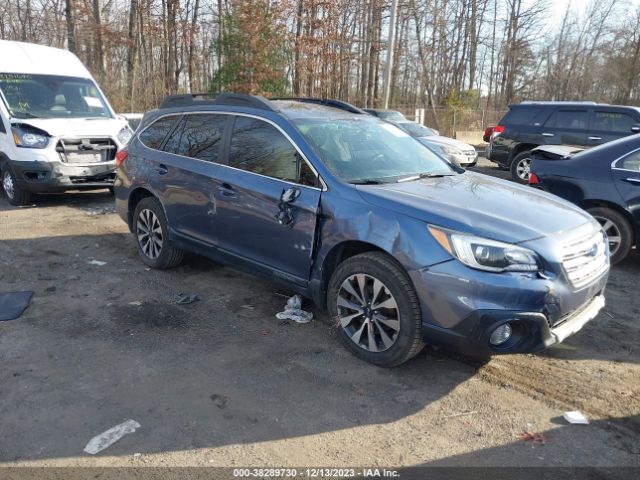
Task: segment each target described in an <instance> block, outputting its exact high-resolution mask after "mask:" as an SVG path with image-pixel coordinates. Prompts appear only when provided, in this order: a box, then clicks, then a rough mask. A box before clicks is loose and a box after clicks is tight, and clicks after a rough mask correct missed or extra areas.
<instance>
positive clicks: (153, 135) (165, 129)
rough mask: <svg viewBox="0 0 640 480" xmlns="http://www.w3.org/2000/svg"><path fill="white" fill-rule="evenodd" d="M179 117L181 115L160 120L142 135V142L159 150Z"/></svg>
mask: <svg viewBox="0 0 640 480" xmlns="http://www.w3.org/2000/svg"><path fill="white" fill-rule="evenodd" d="M178 117H179V115H169V116H166V117H162V118H159V119H158V120H156V121H155V122H153V123H152V124H151V125H149V126H148V127H147V128H145V129H144V130H143V131H142V133H140V141H141V142H142V143H144V144H145V145H146V146H147V147H149V148H154V149H156V150H158V149H159V148H160V145H162V141H163V140H164V138H165V137H166V136H167V133H169V131H170V130H171V128H172V127H173V125H174V124H175V122H176V120H177V119H178Z"/></svg>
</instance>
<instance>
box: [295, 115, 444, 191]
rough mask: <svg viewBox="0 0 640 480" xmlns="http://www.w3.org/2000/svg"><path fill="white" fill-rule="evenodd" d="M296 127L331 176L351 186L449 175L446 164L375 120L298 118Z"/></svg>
mask: <svg viewBox="0 0 640 480" xmlns="http://www.w3.org/2000/svg"><path fill="white" fill-rule="evenodd" d="M294 122H295V124H296V127H298V130H300V132H301V133H302V135H303V136H304V137H305V138H306V139H307V141H308V142H309V144H310V145H311V147H312V148H313V149H314V151H315V152H316V154H317V155H318V156H319V157H320V158H321V159H322V161H323V163H324V164H325V165H326V166H327V168H329V170H331V172H332V173H333V174H334V175H336V176H337V177H339V178H340V179H342V180H344V181H346V182H350V183H388V182H395V181H400V180H403V179H405V178H407V177H412V176H417V175H427V176H431V175H449V174H455V171H454V169H453V168H452V167H451V166H450V164H448V163H447V162H446V161H444V160H442V159H441V158H440V157H438V156H437V155H436V154H435V153H433V152H432V151H431V150H429V149H428V148H427V147H425V146H424V145H422V144H421V143H420V142H418V141H417V140H415V139H414V138H412V137H411V136H409V135H408V134H407V133H405V132H403V131H402V130H400V129H399V128H398V127H396V126H394V125H391V124H389V123H385V122H383V121H380V120H378V119H376V118H373V117H364V116H363V117H354V118H340V119H331V118H328V119H317V118H304V117H301V118H297V119H294Z"/></svg>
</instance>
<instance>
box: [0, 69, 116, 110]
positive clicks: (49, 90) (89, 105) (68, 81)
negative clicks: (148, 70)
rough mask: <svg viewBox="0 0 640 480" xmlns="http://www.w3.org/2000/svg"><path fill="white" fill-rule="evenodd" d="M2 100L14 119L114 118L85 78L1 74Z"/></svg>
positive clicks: (97, 91) (98, 93) (93, 84)
mask: <svg viewBox="0 0 640 480" xmlns="http://www.w3.org/2000/svg"><path fill="white" fill-rule="evenodd" d="M0 97H2V101H3V102H4V104H5V106H6V107H7V109H8V110H9V113H10V115H11V116H12V117H14V118H94V117H102V118H111V116H112V115H111V112H110V111H109V108H108V107H107V104H106V102H105V100H104V98H103V97H102V95H101V94H100V91H99V90H98V88H97V87H96V85H95V83H93V82H92V81H91V80H88V79H85V78H76V77H63V76H59V75H32V74H23V73H1V72H0Z"/></svg>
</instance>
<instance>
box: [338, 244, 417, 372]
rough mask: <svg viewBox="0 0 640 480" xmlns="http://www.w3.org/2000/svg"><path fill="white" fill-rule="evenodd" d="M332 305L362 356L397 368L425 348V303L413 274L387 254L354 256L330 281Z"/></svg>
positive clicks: (347, 342)
mask: <svg viewBox="0 0 640 480" xmlns="http://www.w3.org/2000/svg"><path fill="white" fill-rule="evenodd" d="M327 309H328V310H329V313H330V315H331V317H332V318H334V319H335V320H336V321H337V328H338V332H339V335H340V338H341V339H342V341H343V343H344V344H345V346H346V347H347V348H348V349H349V350H351V352H353V353H354V354H355V355H356V356H357V357H359V358H361V359H363V360H366V361H367V362H370V363H373V364H375V365H380V366H383V367H395V366H397V365H400V364H402V363H404V362H406V361H407V360H409V359H410V358H412V357H414V356H415V355H417V354H418V353H419V352H420V350H422V348H423V347H424V343H423V341H422V314H421V311H420V303H419V302H418V296H417V294H416V291H415V289H414V288H413V285H412V284H411V280H410V279H409V276H408V275H407V273H406V272H405V271H404V269H403V268H402V267H401V266H400V265H399V264H398V263H397V262H396V261H395V260H393V258H391V257H389V256H388V255H387V254H385V253H381V252H369V253H363V254H360V255H356V256H354V257H351V258H349V259H347V260H345V261H344V262H342V263H341V264H340V265H338V267H337V268H336V270H335V272H334V273H333V275H332V276H331V280H330V281H329V287H328V291H327Z"/></svg>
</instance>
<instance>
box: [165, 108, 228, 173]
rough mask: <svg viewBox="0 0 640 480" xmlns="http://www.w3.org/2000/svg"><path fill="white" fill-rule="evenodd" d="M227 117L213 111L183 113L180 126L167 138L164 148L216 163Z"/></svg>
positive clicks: (185, 155) (178, 153) (171, 151)
mask: <svg viewBox="0 0 640 480" xmlns="http://www.w3.org/2000/svg"><path fill="white" fill-rule="evenodd" d="M228 118H229V117H228V116H227V115H216V114H213V113H198V114H190V115H185V117H184V119H183V120H182V123H181V124H180V126H179V127H178V128H176V129H175V130H174V131H173V133H172V134H171V136H170V137H169V139H168V140H167V143H166V145H165V147H164V150H165V151H166V152H169V153H175V154H177V155H182V156H183V157H190V158H197V159H198V160H204V161H206V162H214V163H217V162H218V160H219V156H220V146H221V145H222V137H223V136H224V131H225V128H226V126H227V119H228Z"/></svg>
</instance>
